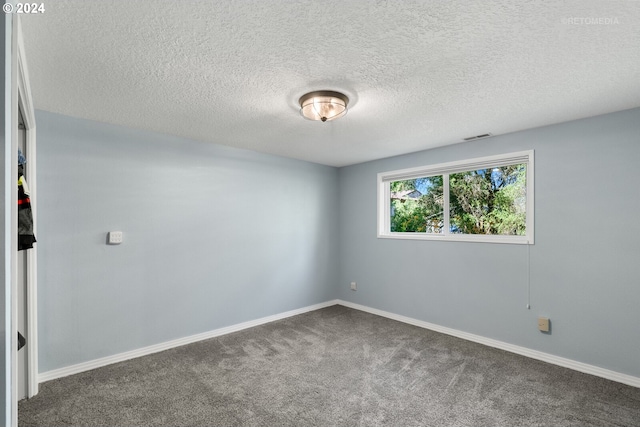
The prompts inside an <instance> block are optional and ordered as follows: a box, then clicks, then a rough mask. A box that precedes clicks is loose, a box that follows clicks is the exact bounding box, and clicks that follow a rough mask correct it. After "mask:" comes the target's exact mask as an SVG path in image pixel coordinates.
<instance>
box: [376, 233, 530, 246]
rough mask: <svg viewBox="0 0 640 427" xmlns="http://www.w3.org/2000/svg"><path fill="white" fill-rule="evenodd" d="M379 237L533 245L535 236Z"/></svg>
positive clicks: (453, 235)
mask: <svg viewBox="0 0 640 427" xmlns="http://www.w3.org/2000/svg"><path fill="white" fill-rule="evenodd" d="M378 239H400V240H438V241H441V242H476V243H506V244H511V245H532V244H533V238H529V237H528V236H487V235H478V234H423V233H389V234H378Z"/></svg>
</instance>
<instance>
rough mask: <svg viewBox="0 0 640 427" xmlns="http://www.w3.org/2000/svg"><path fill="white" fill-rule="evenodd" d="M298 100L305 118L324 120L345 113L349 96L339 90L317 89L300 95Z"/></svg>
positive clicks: (333, 118)
mask: <svg viewBox="0 0 640 427" xmlns="http://www.w3.org/2000/svg"><path fill="white" fill-rule="evenodd" d="M299 102H300V114H302V116H303V117H304V118H305V119H309V120H322V121H323V122H326V121H330V120H335V119H337V118H338V117H342V116H344V115H345V114H347V104H348V103H349V98H347V96H346V95H344V94H342V93H340V92H334V91H331V90H319V91H316V92H309V93H307V94H306V95H302V96H301V97H300V101H299Z"/></svg>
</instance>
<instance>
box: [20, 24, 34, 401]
mask: <svg viewBox="0 0 640 427" xmlns="http://www.w3.org/2000/svg"><path fill="white" fill-rule="evenodd" d="M15 19H16V21H15V22H16V26H17V28H18V30H17V38H18V51H17V56H18V76H17V79H18V107H19V108H20V110H21V111H22V118H23V120H24V125H25V130H26V151H27V153H28V156H29V161H28V162H27V164H26V168H27V174H26V176H27V177H28V182H29V188H30V190H31V213H32V216H33V232H34V234H35V236H36V237H37V236H38V233H37V231H38V230H37V228H38V216H37V213H38V209H37V203H38V196H37V194H38V191H37V176H36V175H37V172H36V171H37V166H36V164H37V162H36V159H37V155H36V116H35V111H34V108H33V98H32V97H31V84H30V80H29V70H28V68H27V60H26V56H25V51H24V41H23V37H22V26H21V23H20V17H19V15H15ZM37 295H38V244H37V243H36V245H35V246H34V247H33V248H32V249H29V250H28V251H27V292H26V304H27V330H26V331H25V335H26V339H27V345H26V346H25V347H24V351H26V352H27V366H26V374H27V388H26V392H27V397H28V398H31V397H33V396H35V395H36V394H38V297H37ZM16 315H17V314H16Z"/></svg>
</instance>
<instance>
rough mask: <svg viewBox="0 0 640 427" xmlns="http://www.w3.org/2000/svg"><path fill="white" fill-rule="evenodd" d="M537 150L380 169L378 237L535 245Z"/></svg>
mask: <svg viewBox="0 0 640 427" xmlns="http://www.w3.org/2000/svg"><path fill="white" fill-rule="evenodd" d="M533 211H534V209H533V151H524V152H519V153H510V154H503V155H498V156H491V157H482V158H477V159H470V160H464V161H458V162H451V163H442V164H437V165H431V166H424V167H419V168H412V169H403V170H398V171H391V172H383V173H379V174H378V237H381V238H395V239H424V240H453V241H469V242H494V243H519V244H533Z"/></svg>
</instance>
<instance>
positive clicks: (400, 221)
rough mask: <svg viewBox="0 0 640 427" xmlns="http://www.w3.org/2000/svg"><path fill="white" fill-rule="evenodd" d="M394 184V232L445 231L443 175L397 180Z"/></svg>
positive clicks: (392, 228) (392, 194)
mask: <svg viewBox="0 0 640 427" xmlns="http://www.w3.org/2000/svg"><path fill="white" fill-rule="evenodd" d="M390 188H391V203H390V205H391V231H392V232H396V233H397V232H404V233H442V232H443V226H444V210H443V205H444V198H443V194H442V175H439V176H430V177H424V178H416V179H408V180H404V181H393V182H391V183H390Z"/></svg>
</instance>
